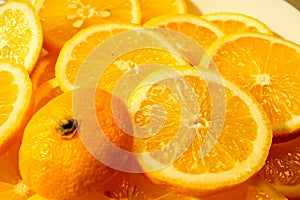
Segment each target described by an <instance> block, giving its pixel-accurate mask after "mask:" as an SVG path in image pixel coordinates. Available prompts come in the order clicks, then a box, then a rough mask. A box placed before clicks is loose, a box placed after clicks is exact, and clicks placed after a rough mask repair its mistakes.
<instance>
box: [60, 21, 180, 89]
mask: <svg viewBox="0 0 300 200" xmlns="http://www.w3.org/2000/svg"><path fill="white" fill-rule="evenodd" d="M122 33H125V34H124V35H127V36H129V38H132V39H129V40H128V37H127V36H124V35H123V34H122ZM126 33H127V34H126ZM116 36H119V37H118V38H119V39H114V38H116ZM123 36H124V38H121V39H120V37H123ZM125 37H126V38H127V39H126V38H125ZM140 38H146V39H145V40H143V39H140ZM109 39H111V40H109ZM148 39H149V40H150V39H151V42H154V43H156V44H157V46H159V47H166V48H169V46H170V45H169V44H168V43H167V42H166V41H165V40H164V38H163V37H157V35H155V34H153V31H147V30H145V29H142V28H139V27H137V26H133V25H130V24H115V23H112V24H106V25H94V26H91V27H89V28H87V29H84V30H82V31H80V32H79V33H78V34H76V35H75V36H74V37H73V38H72V39H70V40H69V41H68V42H67V43H66V44H65V45H64V47H63V48H62V50H61V52H60V54H59V56H58V59H57V63H56V65H55V75H56V78H57V81H58V82H59V85H60V87H61V89H62V90H63V91H68V90H74V89H75V88H76V87H77V86H75V81H76V80H78V79H82V78H83V79H84V80H82V81H86V80H88V79H87V78H91V76H95V74H96V73H95V70H98V69H92V70H90V69H89V70H87V71H92V72H93V74H92V75H89V76H86V75H85V76H83V77H80V78H79V77H78V72H79V71H80V69H81V67H82V65H83V64H84V63H86V62H87V58H88V57H89V55H90V54H91V53H92V52H93V50H94V49H95V48H96V47H98V46H99V45H100V44H103V43H104V42H105V44H109V45H108V46H109V47H108V48H114V49H112V50H109V51H108V50H107V49H104V50H103V51H102V52H101V53H102V54H104V53H107V52H110V51H111V53H110V54H109V56H111V57H113V58H112V63H111V64H110V65H108V66H99V65H100V64H99V63H100V61H98V63H94V64H93V66H95V64H97V65H98V66H99V70H100V69H102V68H104V67H105V70H104V71H103V73H102V76H101V80H100V81H99V87H100V88H101V89H104V90H107V91H108V92H112V90H113V89H114V87H115V86H116V84H117V83H118V81H119V80H120V78H121V77H122V76H123V75H124V74H126V73H127V72H128V71H129V70H131V69H134V68H135V67H137V69H138V66H139V65H142V64H153V63H155V64H161V65H167V66H178V65H182V64H185V63H186V61H185V60H184V59H183V58H181V57H180V56H176V55H175V54H173V53H172V52H171V51H168V50H162V49H159V48H157V49H155V48H137V49H131V48H133V47H132V46H134V45H135V44H139V43H140V42H142V43H143V42H144V43H148V41H149V40H148ZM125 40H126V41H128V43H126V44H128V45H127V46H126V45H124V42H123V41H125ZM117 43H119V44H117ZM122 43H123V44H122ZM149 43H150V42H149ZM121 46H122V48H124V46H125V48H128V51H127V52H126V53H124V54H122V55H117V54H118V52H119V51H122V50H123V49H122V48H121ZM170 48H171V47H170ZM114 52H115V53H114ZM93 66H92V67H93ZM97 78H99V79H100V77H97Z"/></svg>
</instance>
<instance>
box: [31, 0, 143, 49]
mask: <svg viewBox="0 0 300 200" xmlns="http://www.w3.org/2000/svg"><path fill="white" fill-rule="evenodd" d="M35 5H36V9H37V10H38V13H39V16H40V18H41V23H42V28H43V33H44V39H45V48H46V49H47V50H49V51H51V50H52V51H58V50H59V49H61V47H62V46H63V44H64V43H65V42H66V41H67V40H69V39H70V38H71V37H72V36H73V35H75V34H76V33H77V32H78V31H80V30H82V29H84V28H86V27H88V26H91V25H94V24H103V23H107V22H116V23H134V24H139V23H140V20H141V12H140V5H139V2H138V1H137V0H121V1H98V0H91V1H84V0H79V1H73V0H37V1H36V3H35Z"/></svg>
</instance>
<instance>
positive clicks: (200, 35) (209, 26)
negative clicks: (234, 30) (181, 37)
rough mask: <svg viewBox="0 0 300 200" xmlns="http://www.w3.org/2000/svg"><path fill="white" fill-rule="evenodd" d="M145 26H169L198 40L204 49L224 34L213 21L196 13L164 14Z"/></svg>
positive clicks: (168, 27)
mask: <svg viewBox="0 0 300 200" xmlns="http://www.w3.org/2000/svg"><path fill="white" fill-rule="evenodd" d="M144 27H160V28H167V29H171V30H174V31H178V32H180V33H183V34H185V35H187V36H189V37H191V38H192V39H194V40H195V41H197V42H198V43H199V44H200V45H201V46H202V47H203V48H204V49H206V48H207V47H208V46H209V45H210V44H211V43H212V42H214V41H215V40H216V39H218V38H220V37H222V36H223V32H222V31H221V30H220V29H219V28H218V27H217V26H216V25H214V24H213V23H211V22H209V21H207V20H205V19H203V18H201V17H199V16H195V15H189V14H184V15H175V14H174V15H164V16H159V17H156V18H152V19H151V20H149V21H148V22H147V23H145V24H144Z"/></svg>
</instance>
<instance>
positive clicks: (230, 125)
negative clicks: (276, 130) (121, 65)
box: [128, 67, 272, 196]
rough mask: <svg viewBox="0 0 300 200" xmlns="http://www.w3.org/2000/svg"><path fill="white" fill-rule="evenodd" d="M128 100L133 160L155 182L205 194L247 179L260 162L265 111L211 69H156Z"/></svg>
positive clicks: (265, 147) (266, 140) (267, 137)
mask: <svg viewBox="0 0 300 200" xmlns="http://www.w3.org/2000/svg"><path fill="white" fill-rule="evenodd" d="M178 73H179V75H178ZM222 91H223V92H222ZM210 97H213V98H210ZM128 102H129V105H128V107H129V111H130V114H131V117H132V119H133V122H134V124H135V127H134V130H135V147H136V149H135V151H136V152H137V153H139V155H138V160H139V163H140V165H141V166H142V168H143V170H144V171H145V172H146V175H147V176H148V177H149V178H150V179H151V180H152V181H154V182H155V183H157V184H160V185H164V186H167V187H169V188H170V189H172V190H174V191H176V192H178V193H184V194H188V195H197V196H198V195H201V196H203V195H209V194H213V193H216V192H221V191H223V190H225V189H228V188H231V187H233V186H236V185H238V184H240V183H243V182H245V181H246V180H248V179H249V178H250V177H252V176H253V175H254V174H255V173H257V172H258V171H259V170H260V169H261V168H262V166H263V165H264V162H265V160H266V158H267V155H268V152H269V148H270V145H271V140H272V131H271V126H270V122H269V120H268V118H267V116H266V114H265V112H264V110H263V108H262V107H261V106H260V105H259V104H257V102H256V101H255V100H254V98H253V97H252V96H251V95H250V94H248V93H245V92H243V91H242V90H241V89H239V88H238V87H237V86H235V85H233V84H232V83H230V82H228V81H225V80H223V79H221V78H220V77H219V76H218V75H217V74H215V73H212V72H209V71H206V70H204V69H201V70H200V69H199V70H197V69H195V68H192V67H181V69H180V68H178V69H177V71H174V70H173V71H172V70H171V71H170V70H166V69H165V70H160V71H156V72H154V73H153V74H152V75H149V76H148V78H146V79H144V81H143V82H141V83H140V85H139V86H137V87H136V90H135V91H134V92H133V93H132V95H131V96H130V99H129V101H128Z"/></svg>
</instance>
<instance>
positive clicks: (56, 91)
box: [34, 78, 63, 111]
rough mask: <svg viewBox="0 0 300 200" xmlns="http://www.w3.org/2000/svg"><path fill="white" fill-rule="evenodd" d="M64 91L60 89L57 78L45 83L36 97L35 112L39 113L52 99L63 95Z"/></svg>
mask: <svg viewBox="0 0 300 200" xmlns="http://www.w3.org/2000/svg"><path fill="white" fill-rule="evenodd" d="M62 93H63V91H62V90H61V89H60V87H59V84H58V82H57V81H56V79H55V78H53V79H50V80H48V81H46V82H44V83H43V84H42V85H40V87H38V89H37V91H36V92H35V95H34V110H35V111H37V110H39V109H40V108H42V107H43V106H44V105H46V104H47V103H48V102H49V101H50V100H51V99H53V98H55V97H57V96H58V95H60V94H62Z"/></svg>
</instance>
